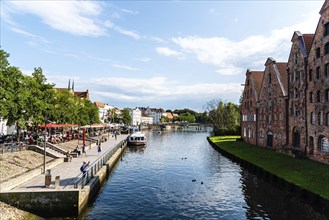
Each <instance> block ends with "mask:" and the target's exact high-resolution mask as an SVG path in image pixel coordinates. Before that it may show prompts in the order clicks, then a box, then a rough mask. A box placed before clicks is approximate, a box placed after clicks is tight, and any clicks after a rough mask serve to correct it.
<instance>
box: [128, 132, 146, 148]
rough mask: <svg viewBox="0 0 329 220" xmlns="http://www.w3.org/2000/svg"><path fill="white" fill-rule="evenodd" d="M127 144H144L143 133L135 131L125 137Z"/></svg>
mask: <svg viewBox="0 0 329 220" xmlns="http://www.w3.org/2000/svg"><path fill="white" fill-rule="evenodd" d="M127 142H128V144H129V145H145V144H146V142H147V140H146V137H145V134H144V133H142V132H139V131H138V132H135V133H133V134H131V135H129V136H128V137H127Z"/></svg>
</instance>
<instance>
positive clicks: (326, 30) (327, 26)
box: [323, 22, 329, 36]
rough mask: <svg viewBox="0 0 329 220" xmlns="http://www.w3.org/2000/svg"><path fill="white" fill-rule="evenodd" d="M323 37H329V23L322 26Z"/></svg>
mask: <svg viewBox="0 0 329 220" xmlns="http://www.w3.org/2000/svg"><path fill="white" fill-rule="evenodd" d="M323 35H324V36H327V35H329V22H328V23H326V24H325V25H324V31H323Z"/></svg>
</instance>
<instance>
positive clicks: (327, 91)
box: [325, 89, 329, 102]
mask: <svg viewBox="0 0 329 220" xmlns="http://www.w3.org/2000/svg"><path fill="white" fill-rule="evenodd" d="M325 100H326V101H327V102H328V101H329V89H326V91H325Z"/></svg>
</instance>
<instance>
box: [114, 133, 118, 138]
mask: <svg viewBox="0 0 329 220" xmlns="http://www.w3.org/2000/svg"><path fill="white" fill-rule="evenodd" d="M117 135H118V132H117V131H115V132H114V137H115V140H116V139H117Z"/></svg>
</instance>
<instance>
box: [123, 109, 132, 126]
mask: <svg viewBox="0 0 329 220" xmlns="http://www.w3.org/2000/svg"><path fill="white" fill-rule="evenodd" d="M122 115H123V116H122V122H123V123H124V124H126V125H128V124H130V123H131V116H130V112H129V109H128V108H124V109H123V110H122Z"/></svg>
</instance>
